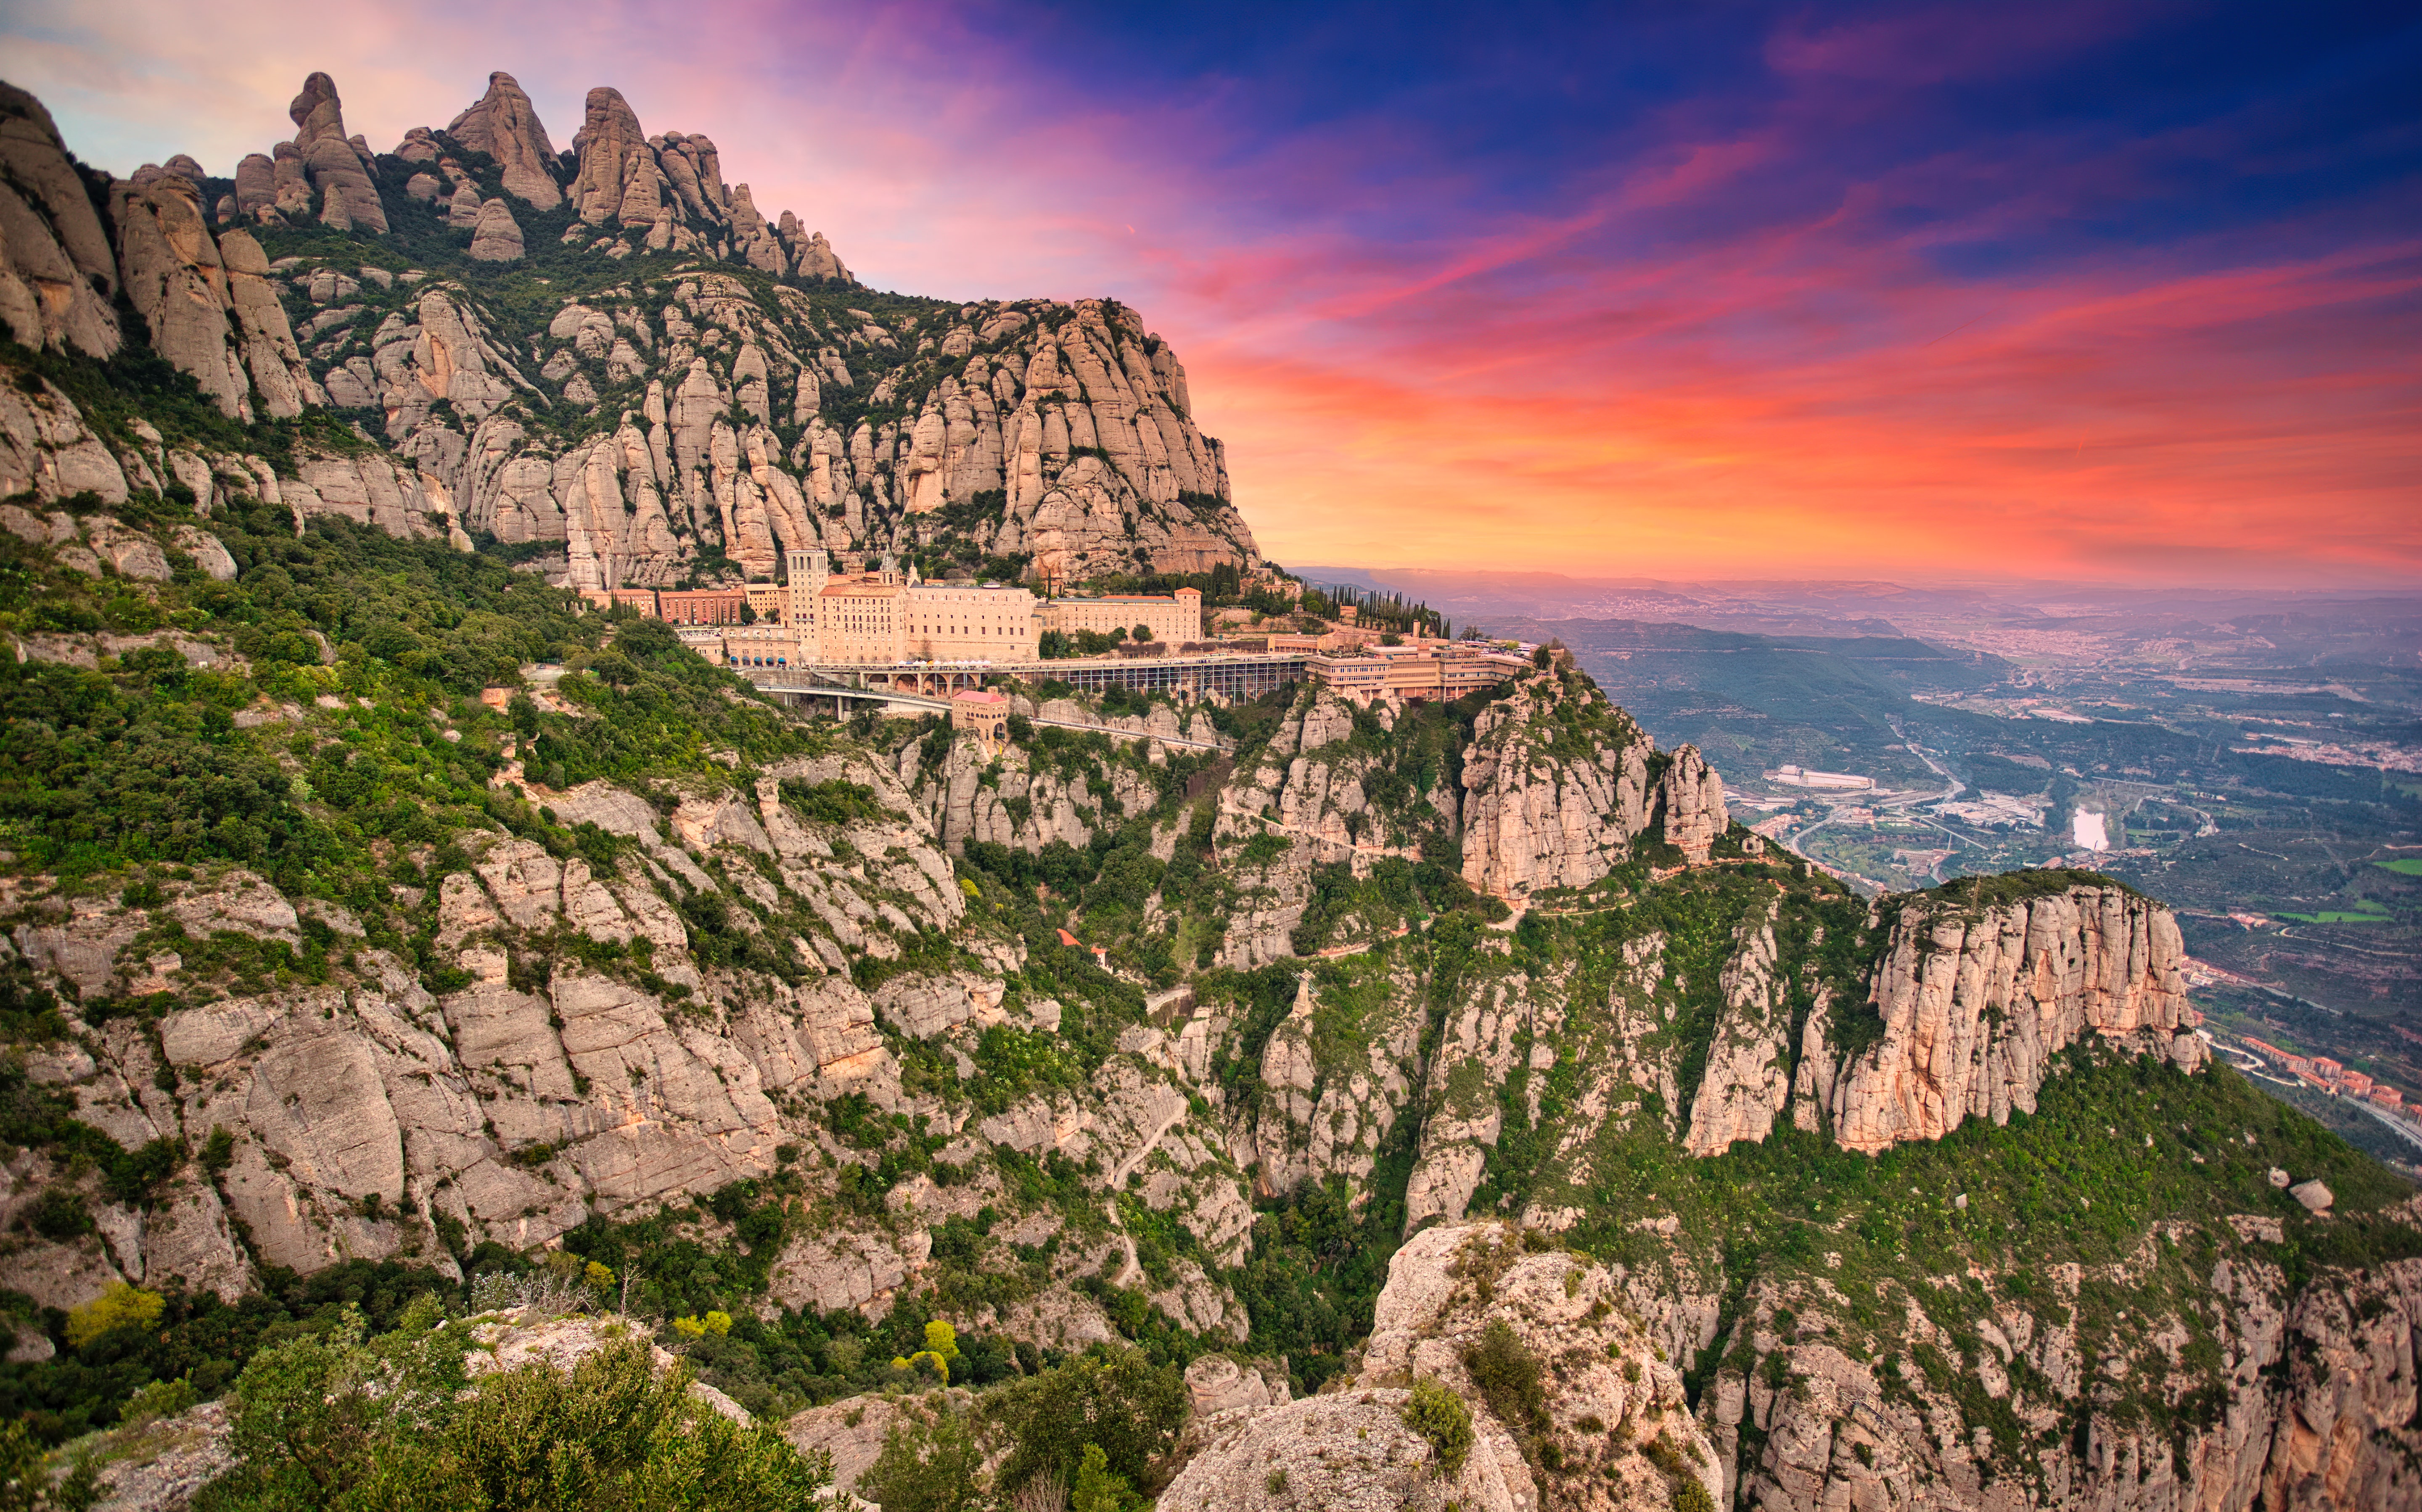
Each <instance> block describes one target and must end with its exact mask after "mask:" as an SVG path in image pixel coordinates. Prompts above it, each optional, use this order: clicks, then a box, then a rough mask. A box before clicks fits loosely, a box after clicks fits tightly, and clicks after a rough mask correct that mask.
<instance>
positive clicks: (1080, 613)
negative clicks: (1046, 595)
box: [1041, 588, 1203, 644]
mask: <svg viewBox="0 0 2422 1512" xmlns="http://www.w3.org/2000/svg"><path fill="white" fill-rule="evenodd" d="M1041 614H1042V616H1043V618H1042V626H1043V629H1045V630H1056V631H1060V632H1061V633H1062V634H1074V633H1075V632H1077V631H1083V630H1089V631H1093V632H1094V633H1095V634H1097V635H1115V634H1118V633H1121V632H1122V631H1124V632H1125V633H1128V634H1133V633H1134V632H1135V628H1136V627H1137V626H1138V625H1141V626H1142V627H1144V629H1146V630H1147V631H1151V634H1150V635H1148V636H1147V637H1146V639H1149V640H1156V641H1172V642H1176V643H1180V644H1183V643H1184V642H1187V641H1199V640H1201V639H1202V638H1203V595H1202V594H1201V593H1199V592H1197V591H1196V590H1195V589H1192V588H1180V589H1178V590H1177V591H1176V592H1175V593H1170V594H1147V593H1114V594H1108V595H1105V596H1103V597H1101V598H1098V599H1046V600H1043V602H1042V607H1041Z"/></svg>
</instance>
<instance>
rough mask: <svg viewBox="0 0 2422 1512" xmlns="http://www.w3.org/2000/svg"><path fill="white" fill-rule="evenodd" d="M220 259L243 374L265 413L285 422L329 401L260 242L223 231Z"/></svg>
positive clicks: (237, 232) (245, 233) (238, 232)
mask: <svg viewBox="0 0 2422 1512" xmlns="http://www.w3.org/2000/svg"><path fill="white" fill-rule="evenodd" d="M219 258H220V265H221V266H222V267H223V268H224V269H225V270H226V272H227V293H228V309H229V312H230V313H231V314H232V315H233V317H234V323H235V334H236V340H237V342H238V344H239V345H240V346H241V347H242V349H243V351H244V370H245V371H246V372H248V373H250V374H251V375H252V382H253V387H254V388H255V390H256V391H257V392H258V393H259V394H260V405H261V408H262V410H264V411H265V412H267V413H269V414H271V415H273V416H275V417H276V418H279V419H287V418H291V417H292V416H294V415H298V414H301V413H303V407H304V406H305V405H307V404H325V403H327V402H328V396H327V395H326V393H325V392H324V391H322V388H321V387H320V385H319V383H318V382H315V381H314V380H313V378H312V376H311V368H310V366H309V365H308V364H307V362H306V361H305V360H304V356H303V349H302V348H301V347H300V346H298V345H297V344H296V342H295V340H294V328H293V326H292V325H291V323H290V322H289V321H288V320H287V318H286V305H285V304H284V303H283V302H282V301H280V300H279V299H278V297H277V290H276V289H275V288H274V287H272V286H271V284H270V282H269V277H268V274H269V258H268V257H267V256H265V255H264V254H263V253H262V252H261V250H260V242H257V241H255V240H253V237H252V234H251V233H250V232H248V231H243V230H228V231H226V232H223V233H221V235H220V237H219Z"/></svg>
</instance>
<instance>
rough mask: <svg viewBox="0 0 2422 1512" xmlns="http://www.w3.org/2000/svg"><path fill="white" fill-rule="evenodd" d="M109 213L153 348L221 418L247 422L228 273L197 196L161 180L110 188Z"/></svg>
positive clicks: (181, 183) (172, 179)
mask: <svg viewBox="0 0 2422 1512" xmlns="http://www.w3.org/2000/svg"><path fill="white" fill-rule="evenodd" d="M110 213H111V218H112V219H114V220H115V221H117V223H118V273H119V276H120V277H121V278H122V279H123V280H124V282H125V286H126V297H127V298H128V300H130V301H131V302H133V304H134V308H135V310H136V311H137V312H138V313H139V314H141V315H142V317H143V320H144V323H145V324H146V325H148V326H149V327H150V330H151V345H152V347H153V349H154V350H156V351H158V352H159V353H160V355H162V356H163V357H165V358H167V359H168V361H170V362H172V363H174V364H176V365H177V366H179V367H181V368H183V369H184V370H185V371H186V372H189V373H191V374H193V375H194V379H195V381H196V382H198V383H200V384H201V386H202V392H203V393H205V394H207V395H209V396H210V397H212V399H213V400H215V401H217V404H218V407H219V408H220V409H221V410H222V411H224V412H226V413H228V414H229V415H233V416H237V417H239V418H242V419H245V420H249V419H251V418H252V384H251V382H249V381H248V380H247V378H246V377H245V374H244V364H243V361H242V359H241V357H240V355H239V353H238V351H237V349H236V345H235V333H234V331H233V329H232V328H231V327H230V326H229V324H228V304H229V295H228V281H227V270H226V268H225V266H224V265H223V264H222V262H221V260H220V257H219V249H218V243H217V242H214V241H213V240H212V237H211V232H210V226H209V225H208V224H207V223H205V222H204V220H203V219H202V201H201V195H200V194H199V193H198V192H197V190H196V189H195V188H194V186H193V185H192V184H190V183H188V182H186V181H185V180H184V179H180V178H178V177H176V176H175V175H173V174H165V173H164V174H161V175H160V176H158V177H156V178H153V179H149V182H144V183H133V182H129V183H120V184H118V185H116V186H114V187H113V189H112V191H111V194H110ZM289 339H290V340H291V336H290V337H289Z"/></svg>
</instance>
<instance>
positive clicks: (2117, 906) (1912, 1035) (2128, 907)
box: [1803, 887, 2207, 1150]
mask: <svg viewBox="0 0 2422 1512" xmlns="http://www.w3.org/2000/svg"><path fill="white" fill-rule="evenodd" d="M2185 959H2186V947H2185V945H2184V943H2183V942H2182V941H2181V940H2180V938H2179V935H2178V921H2177V920H2176V919H2175V918H2173V917H2172V916H2171V914H2170V912H2169V911H2168V910H2167V909H2164V908H2162V907H2161V906H2160V905H2159V904H2156V903H2154V902H2152V901H2151V900H2150V899H2148V898H2145V897H2142V896H2137V895H2134V894H2131V893H2128V892H2125V891H2122V890H2121V889H2119V888H2116V887H2100V888H2093V887H2070V888H2068V889H2066V890H2065V891H2063V892H2060V893H2056V894H2052V895H2050V896H2041V897H2037V898H2034V899H2032V900H2030V901H2027V902H2023V903H2005V904H1999V905H1995V906H1992V907H1989V908H1984V909H1974V908H1967V909H1963V908H1959V907H1958V906H1956V905H1951V906H1946V905H1945V904H1943V903H1942V902H1939V901H1927V902H1917V903H1912V904H1911V906H1910V907H1908V908H1907V909H1905V910H1904V911H1903V912H1901V914H1900V916H1899V917H1898V919H1897V920H1895V922H1894V924H1893V927H1892V933H1891V937H1890V940H1889V943H1888V944H1887V946H1886V948H1885V952H1884V957H1883V959H1882V962H1881V964H1880V965H1879V967H1878V969H1877V972H1876V977H1875V985H1874V987H1873V989H1872V990H1871V992H1870V995H1869V1000H1868V1007H1869V1008H1870V1009H1871V1010H1872V1012H1873V1013H1874V1015H1875V1016H1877V1017H1879V1018H1880V1019H1881V1021H1882V1026H1881V1027H1882V1032H1881V1036H1880V1037H1879V1038H1878V1039H1877V1040H1876V1041H1875V1042H1874V1043H1872V1044H1870V1045H1868V1046H1866V1047H1865V1048H1864V1049H1863V1050H1860V1051H1858V1052H1855V1053H1853V1054H1852V1055H1851V1056H1850V1057H1849V1058H1848V1060H1847V1061H1845V1062H1843V1063H1841V1064H1839V1065H1838V1066H1834V1065H1828V1064H1826V1062H1825V1057H1824V1056H1823V1054H1822V1053H1821V1051H1822V1047H1818V1048H1819V1050H1820V1054H1819V1055H1818V1056H1816V1057H1813V1058H1812V1059H1811V1060H1810V1061H1806V1062H1803V1065H1805V1066H1806V1068H1807V1071H1806V1076H1805V1083H1806V1089H1807V1092H1808V1095H1809V1096H1810V1098H1811V1099H1813V1102H1814V1104H1815V1108H1816V1114H1817V1115H1818V1116H1820V1117H1823V1118H1825V1119H1827V1120H1828V1121H1830V1123H1831V1126H1832V1130H1833V1134H1834V1137H1835V1138H1836V1139H1838V1140H1839V1141H1840V1142H1841V1143H1842V1144H1843V1145H1844V1146H1847V1147H1848V1148H1850V1149H1858V1150H1879V1149H1882V1148H1884V1147H1886V1146H1889V1145H1892V1144H1894V1143H1895V1142H1897V1141H1900V1140H1908V1139H1940V1138H1942V1136H1943V1135H1944V1134H1945V1133H1948V1132H1949V1131H1950V1130H1953V1129H1955V1128H1957V1127H1958V1125H1959V1124H1960V1123H1961V1122H1962V1121H1964V1120H1966V1119H1969V1118H1981V1117H1989V1118H1991V1119H1992V1120H1993V1121H1994V1122H1995V1123H2006V1122H2008V1121H2009V1117H2010V1113H2011V1111H2012V1110H2013V1109H2017V1110H2021V1111H2024V1112H2029V1113H2032V1112H2034V1111H2035V1105H2036V1093H2037V1089H2038V1088H2039V1087H2041V1085H2042V1084H2043V1080H2044V1077H2045V1074H2046V1068H2047V1063H2048V1062H2049V1061H2050V1059H2051V1057H2052V1056H2053V1055H2054V1054H2056V1053H2058V1052H2060V1051H2061V1050H2063V1049H2064V1048H2066V1047H2068V1046H2069V1045H2072V1044H2075V1043H2077V1042H2078V1041H2079V1040H2081V1039H2084V1038H2085V1037H2087V1036H2088V1035H2094V1036H2098V1037H2101V1038H2103V1039H2106V1040H2111V1041H2115V1042H2118V1043H2121V1044H2125V1045H2128V1046H2131V1047H2132V1048H2138V1049H2143V1050H2147V1051H2150V1052H2154V1053H2157V1054H2162V1055H2166V1056H2168V1057H2169V1058H2171V1059H2173V1060H2175V1061H2177V1062H2178V1065H2180V1066H2182V1067H2185V1068H2190V1069H2192V1068H2194V1067H2195V1066H2198V1065H2200V1064H2202V1062H2203V1059H2204V1057H2205V1055H2206V1053H2207V1052H2206V1050H2205V1047H2204V1043H2203V1041H2202V1040H2201V1039H2200V1038H2199V1037H2196V1036H2195V1035H2194V1033H2193V1032H2192V1030H2191V1028H2190V1025H2189V1021H2188V1019H2187V1017H2186V1015H2187V1013H2188V1008H2187V999H2186V983H2185V979H2184V977H2183V976H2182V975H2181V970H2182V967H2183V965H2184V963H2185ZM1837 1011H1838V1010H1837Z"/></svg>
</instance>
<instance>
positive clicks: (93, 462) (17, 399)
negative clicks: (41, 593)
mask: <svg viewBox="0 0 2422 1512" xmlns="http://www.w3.org/2000/svg"><path fill="white" fill-rule="evenodd" d="M86 491H91V492H94V493H98V494H100V495H101V497H102V502H103V503H106V504H123V503H125V502H126V472H125V469H123V468H122V467H120V466H119V465H118V459H117V458H115V457H113V456H111V455H110V453H109V448H108V447H107V446H105V445H103V444H102V443H101V440H100V438H99V437H97V436H95V435H94V434H93V433H92V431H91V429H89V428H87V427H86V425H85V422H84V414H83V412H81V411H79V410H78V409H77V408H76V407H75V403H74V401H73V400H71V399H70V398H69V397H67V396H66V395H65V394H63V393H61V392H59V390H58V389H57V388H55V387H54V386H53V385H52V384H51V382H49V381H48V380H47V379H43V380H38V381H37V382H36V384H35V386H34V387H33V388H32V389H30V390H29V389H28V388H27V387H26V386H25V385H24V384H23V383H16V382H12V383H8V384H6V385H0V497H9V498H13V497H15V496H16V495H18V494H20V493H25V492H32V493H35V494H37V495H39V497H40V498H41V499H42V500H43V501H44V502H46V503H47V502H55V501H56V500H59V499H63V498H66V497H67V496H68V495H70V494H72V493H83V492H86ZM68 533H69V535H71V536H72V535H73V534H74V526H73V524H72V523H71V524H70V525H69V527H68Z"/></svg>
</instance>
